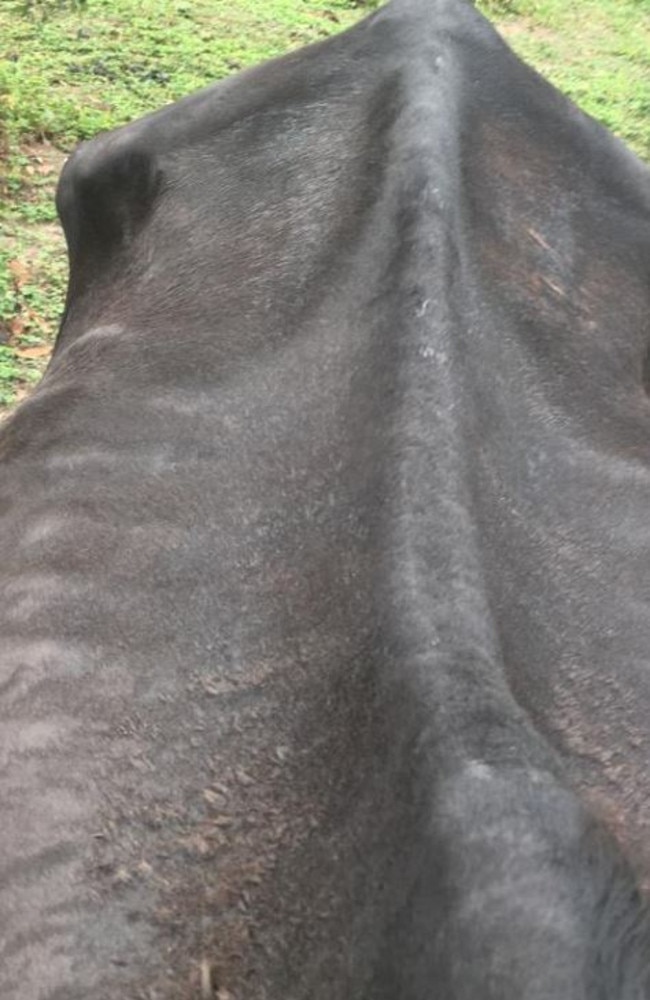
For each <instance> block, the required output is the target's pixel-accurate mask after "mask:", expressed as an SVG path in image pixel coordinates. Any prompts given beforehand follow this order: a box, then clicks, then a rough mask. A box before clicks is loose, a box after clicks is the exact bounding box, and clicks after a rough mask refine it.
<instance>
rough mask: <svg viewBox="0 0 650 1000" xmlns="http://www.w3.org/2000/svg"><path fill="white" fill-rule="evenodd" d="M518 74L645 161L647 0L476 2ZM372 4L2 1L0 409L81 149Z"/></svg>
mask: <svg viewBox="0 0 650 1000" xmlns="http://www.w3.org/2000/svg"><path fill="white" fill-rule="evenodd" d="M477 2H478V6H479V7H480V8H481V9H482V10H483V11H484V12H485V13H487V14H488V16H490V17H492V19H493V20H495V22H496V23H497V25H498V27H499V28H500V29H501V30H502V31H503V33H504V34H505V36H506V37H507V39H508V41H509V43H510V44H511V45H512V46H513V47H514V48H515V49H516V50H517V51H518V52H519V53H520V55H522V56H523V57H524V58H525V59H526V60H527V61H529V62H531V63H532V64H533V65H535V66H537V67H538V68H539V69H540V70H541V72H542V73H544V75H546V76H547V77H548V78H549V79H551V80H552V81H553V82H554V83H555V84H556V85H557V86H559V87H560V88H561V89H562V90H564V91H565V92H566V93H568V94H569V95H570V96H571V97H573V98H574V99H575V100H576V101H577V102H578V103H579V104H580V105H581V106H582V107H583V108H584V109H585V110H586V111H588V112H589V113H591V114H593V115H594V116H595V117H597V118H599V119H600V120H601V121H603V122H604V123H605V124H606V125H608V126H609V127H610V128H611V129H613V131H615V132H616V133H618V134H619V135H620V136H621V137H622V138H624V139H625V140H626V141H627V142H628V143H629V144H630V145H631V146H632V147H633V148H634V149H636V150H637V152H639V153H640V154H641V155H642V156H644V157H646V158H647V159H649V160H650V0H579V2H576V3H574V4H569V3H567V2H566V0H477ZM376 5H377V3H376V0H366V2H363V3H361V2H360V3H359V5H355V2H354V0H0V410H1V409H2V407H3V406H7V405H8V404H10V403H12V402H13V401H14V400H15V398H16V396H17V395H20V394H22V392H24V389H25V387H26V386H27V385H29V384H30V383H31V382H33V380H34V379H36V378H38V375H39V373H40V371H41V370H42V368H43V367H44V365H45V362H46V358H47V353H48V350H49V345H50V343H51V341H52V339H53V337H54V335H55V333H56V329H57V325H58V317H59V315H60V312H61V308H62V301H63V295H64V286H65V280H66V254H65V248H64V245H63V240H62V238H61V236H60V234H59V233H58V230H57V229H56V227H55V225H54V224H53V223H54V219H55V215H54V204H53V191H54V185H55V180H56V176H57V174H58V172H59V170H60V167H61V165H62V162H63V158H64V154H65V152H66V151H68V150H70V149H72V148H73V147H74V145H75V144H76V143H77V142H78V141H79V140H81V139H84V138H88V137H89V136H92V135H94V134H96V133H97V132H98V131H101V130H103V129H108V128H113V127H115V126H116V125H120V124H122V123H124V122H127V121H130V120H132V119H134V118H137V117H138V116H140V115H142V114H145V113H146V112H148V111H151V110H154V109H156V108H159V107H161V106H162V105H164V104H165V103H167V102H169V101H173V100H176V99H177V98H178V97H181V96H182V95H184V94H187V93H190V92H192V91H193V90H196V89H198V88H200V87H203V86H205V85H207V84H209V83H211V82H213V81H214V80H216V79H218V78H220V77H223V76H226V75H228V74H229V73H232V72H234V71H236V70H237V69H240V68H242V67H244V66H248V65H251V64H253V63H256V62H260V61H261V60H263V59H266V58H270V57H271V56H274V55H278V54H280V53H282V52H284V51H286V50H287V49H289V48H295V47H298V46H301V45H305V44H307V43H309V42H312V41H316V40H318V39H320V38H324V37H326V36H327V35H330V34H333V33H334V32H337V31H340V30H342V29H343V28H345V27H347V26H349V25H351V24H352V23H353V22H354V21H355V20H357V19H358V18H359V17H360V16H363V15H364V14H365V13H366V12H367V11H368V9H369V8H371V7H374V6H376Z"/></svg>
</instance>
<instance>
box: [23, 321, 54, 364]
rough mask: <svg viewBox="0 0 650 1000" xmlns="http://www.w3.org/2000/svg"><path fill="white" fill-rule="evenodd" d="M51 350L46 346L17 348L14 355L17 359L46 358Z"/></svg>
mask: <svg viewBox="0 0 650 1000" xmlns="http://www.w3.org/2000/svg"><path fill="white" fill-rule="evenodd" d="M16 318H18V317H16ZM51 350H52V348H51V347H48V345H47V344H38V345H37V346H35V347H18V348H16V354H17V355H18V357H19V358H46V357H47V356H48V354H49V353H50V351H51Z"/></svg>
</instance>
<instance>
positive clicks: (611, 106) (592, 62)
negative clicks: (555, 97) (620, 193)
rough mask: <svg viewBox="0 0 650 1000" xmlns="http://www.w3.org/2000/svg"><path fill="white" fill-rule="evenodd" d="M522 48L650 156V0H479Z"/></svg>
mask: <svg viewBox="0 0 650 1000" xmlns="http://www.w3.org/2000/svg"><path fill="white" fill-rule="evenodd" d="M478 6H479V7H480V8H481V9H482V10H483V11H484V13H486V14H487V15H488V16H490V17H492V18H494V19H496V20H498V23H499V26H500V28H501V30H502V32H503V33H504V35H505V36H506V38H507V40H508V42H509V44H510V45H512V47H513V48H514V49H515V51H516V52H517V53H518V54H519V55H520V56H521V57H522V58H523V59H525V60H526V62H529V63H530V64H531V65H533V66H535V67H536V68H537V69H538V70H539V71H540V72H541V73H542V74H543V75H544V76H546V77H547V78H548V79H549V80H551V82H552V83H554V84H555V86H556V87H558V88H559V89H560V90H562V91H564V93H566V94H568V95H569V96H570V97H571V98H572V99H573V100H574V101H575V102H576V104H578V105H580V107H581V108H582V109H583V110H584V111H586V112H587V113H588V114H590V115H593V117H594V118H597V119H598V120H599V121H601V122H602V123H603V124H604V125H606V126H607V127H608V128H610V129H611V130H612V131H613V132H615V133H616V134H617V135H619V136H620V137H621V138H622V139H624V140H625V141H626V142H627V143H628V144H629V145H630V146H631V147H632V148H633V149H635V150H636V152H637V153H639V155H640V156H642V157H644V158H645V159H647V160H650V0H578V2H575V3H567V0H479V3H478Z"/></svg>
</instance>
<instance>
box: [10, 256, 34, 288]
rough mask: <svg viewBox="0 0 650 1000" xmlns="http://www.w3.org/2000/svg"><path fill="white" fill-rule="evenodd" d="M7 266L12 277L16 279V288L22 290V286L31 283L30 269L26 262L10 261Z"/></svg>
mask: <svg viewBox="0 0 650 1000" xmlns="http://www.w3.org/2000/svg"><path fill="white" fill-rule="evenodd" d="M7 266H8V268H9V273H10V274H11V277H12V278H13V279H14V284H15V286H16V288H21V287H22V285H24V284H25V283H26V282H27V281H29V268H28V267H27V265H26V264H25V262H24V260H10V261H9V264H8V265H7Z"/></svg>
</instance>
